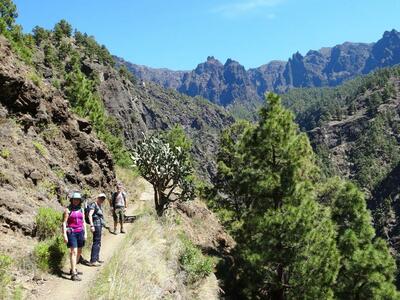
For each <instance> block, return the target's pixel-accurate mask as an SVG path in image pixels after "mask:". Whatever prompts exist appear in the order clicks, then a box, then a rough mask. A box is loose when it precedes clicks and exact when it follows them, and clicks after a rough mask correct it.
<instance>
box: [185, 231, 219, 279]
mask: <svg viewBox="0 0 400 300" xmlns="http://www.w3.org/2000/svg"><path fill="white" fill-rule="evenodd" d="M180 238H181V242H182V244H183V250H182V252H181V255H180V257H179V263H180V264H181V267H182V269H183V270H185V271H186V273H187V280H188V282H189V283H194V282H196V281H198V280H200V279H202V278H205V277H207V276H208V275H210V274H211V273H212V272H213V270H214V266H215V264H214V260H213V259H212V258H211V257H208V256H205V255H203V253H202V252H201V250H200V249H199V248H197V247H196V246H195V245H193V243H192V242H191V241H190V240H189V239H188V238H187V237H185V236H181V237H180Z"/></svg>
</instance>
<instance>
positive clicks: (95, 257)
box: [88, 193, 106, 267]
mask: <svg viewBox="0 0 400 300" xmlns="http://www.w3.org/2000/svg"><path fill="white" fill-rule="evenodd" d="M104 200H106V195H105V194H103V193H101V194H99V195H98V196H97V199H96V201H95V202H93V203H90V204H89V206H88V210H89V214H88V219H89V224H90V231H91V232H92V233H93V244H92V252H91V255H90V262H89V266H93V267H98V266H100V265H101V264H102V263H103V261H101V260H100V259H99V256H100V247H101V231H102V227H103V225H104V224H105V223H104V215H103V210H102V206H103V203H104Z"/></svg>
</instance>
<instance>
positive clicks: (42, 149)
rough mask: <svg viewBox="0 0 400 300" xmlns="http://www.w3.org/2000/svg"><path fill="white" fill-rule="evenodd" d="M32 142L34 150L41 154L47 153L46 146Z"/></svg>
mask: <svg viewBox="0 0 400 300" xmlns="http://www.w3.org/2000/svg"><path fill="white" fill-rule="evenodd" d="M32 144H33V146H34V147H35V149H36V151H37V152H39V153H40V154H41V155H42V156H45V155H46V154H47V149H46V147H45V146H43V145H42V144H41V143H40V142H37V141H33V142H32Z"/></svg>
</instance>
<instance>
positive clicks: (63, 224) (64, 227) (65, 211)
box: [62, 208, 68, 243]
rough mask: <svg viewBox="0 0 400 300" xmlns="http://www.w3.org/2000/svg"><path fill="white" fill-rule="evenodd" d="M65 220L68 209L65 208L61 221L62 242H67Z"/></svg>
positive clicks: (66, 219)
mask: <svg viewBox="0 0 400 300" xmlns="http://www.w3.org/2000/svg"><path fill="white" fill-rule="evenodd" d="M67 221H68V209H67V208H66V209H65V210H64V215H63V223H62V230H63V237H64V242H66V243H67V242H68V235H67Z"/></svg>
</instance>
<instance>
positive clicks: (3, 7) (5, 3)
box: [0, 0, 18, 33]
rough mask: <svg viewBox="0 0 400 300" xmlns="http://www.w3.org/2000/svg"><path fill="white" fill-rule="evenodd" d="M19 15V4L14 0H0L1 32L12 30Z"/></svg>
mask: <svg viewBox="0 0 400 300" xmlns="http://www.w3.org/2000/svg"><path fill="white" fill-rule="evenodd" d="M17 17H18V13H17V6H16V5H15V4H14V2H13V1H12V0H0V29H1V30H0V33H4V31H5V30H11V29H12V28H13V27H14V25H15V19H16V18H17Z"/></svg>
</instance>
